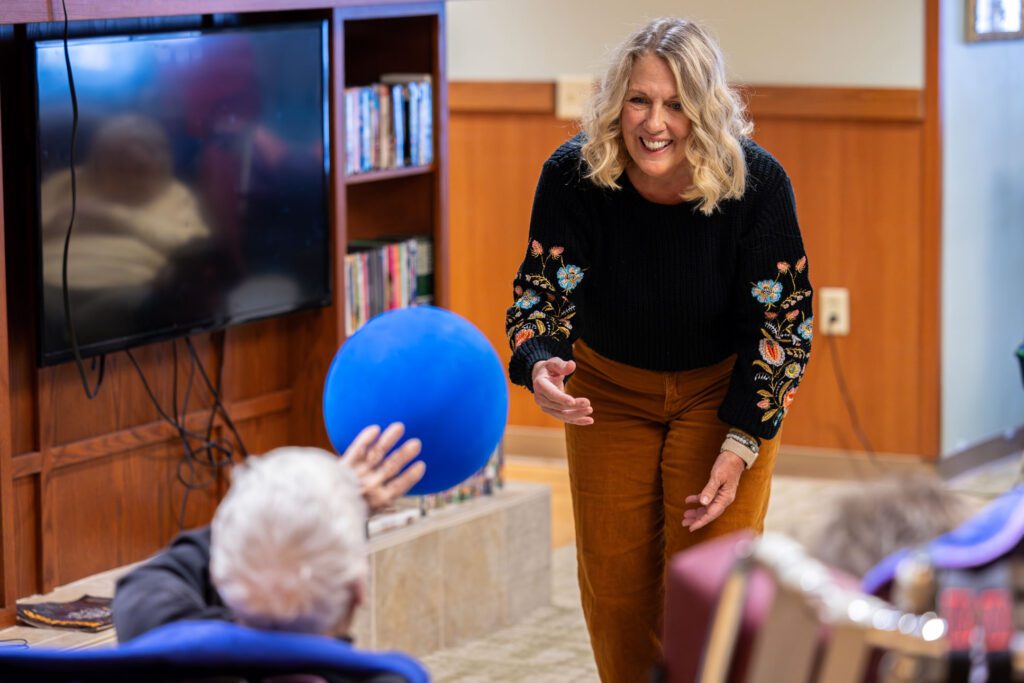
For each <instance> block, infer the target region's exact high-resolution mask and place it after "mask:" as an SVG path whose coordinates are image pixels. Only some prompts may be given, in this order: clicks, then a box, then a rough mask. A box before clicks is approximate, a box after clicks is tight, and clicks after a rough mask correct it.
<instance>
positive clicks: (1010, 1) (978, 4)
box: [965, 0, 1024, 43]
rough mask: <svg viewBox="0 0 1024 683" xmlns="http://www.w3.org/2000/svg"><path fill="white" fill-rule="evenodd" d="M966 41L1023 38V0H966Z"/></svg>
mask: <svg viewBox="0 0 1024 683" xmlns="http://www.w3.org/2000/svg"><path fill="white" fill-rule="evenodd" d="M965 23H966V24H967V42H969V43H974V42H979V41H986V40H1014V39H1024V0H967V15H966V22H965Z"/></svg>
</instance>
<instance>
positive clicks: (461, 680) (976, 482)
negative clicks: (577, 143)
mask: <svg viewBox="0 0 1024 683" xmlns="http://www.w3.org/2000/svg"><path fill="white" fill-rule="evenodd" d="M1019 469H1020V458H1019V457H1015V458H1008V459H1006V460H1003V461H1000V462H997V463H994V464H992V465H989V466H987V467H985V468H983V469H980V470H976V471H974V472H971V473H969V474H967V475H964V476H961V477H959V478H957V479H955V480H953V481H951V482H949V485H950V488H952V489H954V490H956V491H958V492H961V493H962V494H963V495H964V496H965V498H966V499H967V501H968V502H969V503H971V504H973V505H974V506H975V507H980V506H981V505H983V504H984V502H985V501H987V500H990V499H991V498H994V497H995V496H998V495H999V494H1001V493H1003V492H1005V491H1007V490H1009V488H1010V487H1012V486H1013V485H1014V483H1015V482H1016V481H1017V477H1018V471H1019ZM862 485H863V483H859V482H849V481H833V480H823V479H805V478H799V477H784V476H777V477H776V478H775V480H774V482H773V486H772V501H771V504H770V506H769V510H768V518H767V520H766V522H765V525H766V528H767V529H769V530H773V531H779V532H783V533H786V534H788V535H790V536H793V537H794V538H796V539H797V540H800V541H803V542H806V541H807V540H808V539H809V538H811V537H812V535H813V534H814V532H815V527H814V520H815V519H817V518H819V517H820V511H821V510H822V509H823V508H824V507H825V506H827V505H828V504H829V500H830V499H833V498H834V497H835V496H837V495H839V494H840V493H841V492H844V491H847V490H849V489H850V488H851V487H857V486H862ZM552 558H553V562H552V582H553V591H552V605H551V606H550V607H545V608H542V609H539V610H537V611H535V612H533V613H532V614H530V615H529V616H528V617H527V618H526V619H524V620H523V621H521V622H520V623H518V624H516V625H515V626H512V627H509V628H506V629H503V630H500V631H497V632H495V633H493V634H491V635H489V636H487V637H485V638H479V639H477V640H473V641H469V642H466V643H463V644H462V645H459V646H458V647H454V648H449V649H447V650H441V651H439V652H435V653H434V654H432V655H429V656H428V657H426V658H424V663H425V664H426V666H427V667H428V668H429V669H430V672H431V674H432V676H433V680H434V681H436V682H437V683H548V682H550V683H555V682H559V683H577V682H578V683H583V682H586V683H591V682H595V681H597V680H598V678H597V670H596V668H595V666H594V662H593V658H592V655H591V651H590V644H589V641H588V639H587V631H586V625H585V624H584V621H583V614H582V612H581V610H580V604H579V590H578V588H577V585H576V557H575V551H574V548H573V546H571V545H567V546H563V547H560V548H556V549H555V550H554V552H553V555H552Z"/></svg>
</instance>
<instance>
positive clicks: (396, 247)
mask: <svg viewBox="0 0 1024 683" xmlns="http://www.w3.org/2000/svg"><path fill="white" fill-rule="evenodd" d="M348 251H349V253H348V254H346V256H345V267H344V278H345V334H346V335H347V336H351V335H352V334H354V333H355V331H356V330H358V329H359V328H360V327H362V326H363V325H364V324H366V322H367V321H369V320H370V319H371V318H373V317H374V316H376V315H379V314H380V313H383V312H385V311H390V310H394V309H396V308H404V307H406V306H415V305H423V304H428V303H432V302H433V292H434V276H433V270H434V265H433V244H432V242H431V240H430V238H429V237H425V236H422V235H413V236H394V237H382V238H380V239H375V240H352V241H350V242H349V245H348Z"/></svg>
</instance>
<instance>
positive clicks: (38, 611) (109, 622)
mask: <svg viewBox="0 0 1024 683" xmlns="http://www.w3.org/2000/svg"><path fill="white" fill-rule="evenodd" d="M111 602H112V600H111V598H102V597H97V596H95V595H83V596H81V597H79V598H77V599H75V600H70V601H67V602H19V603H17V618H18V621H20V622H21V623H23V624H27V625H29V626H36V627H39V628H56V629H63V630H69V631H86V632H88V633H96V632H97V631H104V630H106V629H108V628H110V627H112V626H113V625H114V621H113V615H112V613H111V609H110V604H111Z"/></svg>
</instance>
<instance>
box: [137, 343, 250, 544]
mask: <svg viewBox="0 0 1024 683" xmlns="http://www.w3.org/2000/svg"><path fill="white" fill-rule="evenodd" d="M172 345H173V349H174V351H173V363H172V365H173V369H174V379H173V382H172V395H173V397H174V408H173V409H172V412H173V413H174V417H171V416H170V415H168V414H167V411H166V410H164V408H163V406H161V405H160V401H159V400H158V399H157V397H156V394H155V393H154V392H153V389H152V388H151V387H150V385H149V381H148V380H147V379H146V375H145V373H144V372H143V371H142V367H141V366H140V365H139V363H138V361H137V360H136V359H135V355H134V354H133V353H132V351H131V349H126V350H125V353H126V354H127V355H128V360H130V361H131V363H132V366H133V367H134V368H135V371H136V373H138V375H139V379H140V380H142V386H143V388H144V389H145V391H146V395H147V396H149V400H150V401H151V402H152V404H153V406H154V407H155V408H156V411H157V413H158V414H159V415H160V417H161V419H163V420H164V422H166V423H168V424H169V425H171V426H172V427H173V428H174V430H175V432H177V434H178V438H179V439H180V440H181V443H182V447H183V449H184V455H183V456H182V458H181V460H180V461H179V462H178V467H177V471H176V473H175V477H176V479H177V480H178V482H179V483H180V484H181V485H182V486H184V487H185V494H184V495H183V496H182V500H181V508H180V510H179V513H178V528H179V529H184V528H185V514H186V511H187V509H188V500H189V496H190V495H191V493H192V492H193V491H199V490H203V489H207V488H209V487H210V486H211V485H212V484H213V483H214V482H215V481H216V480H217V476H218V474H219V472H220V470H221V469H222V468H224V467H227V466H229V465H231V463H232V462H233V461H234V450H233V449H232V448H231V446H230V444H227V443H225V442H223V441H221V440H217V439H210V438H204V436H203V435H202V434H198V433H196V432H192V431H190V430H188V429H187V428H186V427H185V420H186V418H187V413H186V414H182V415H181V416H180V417H179V414H178V407H177V395H178V388H177V383H178V355H177V343H176V342H172ZM200 368H202V366H200ZM194 371H195V369H194V367H193V368H192V370H191V373H194ZM189 391H191V389H189ZM193 441H195V442H198V443H199V444H200V448H201V449H203V450H205V451H206V452H207V454H208V455H207V460H206V461H205V462H204V461H203V460H202V459H199V458H197V457H196V453H195V449H194V448H193V445H192V442H193ZM199 465H202V466H204V467H207V468H209V469H210V470H211V471H210V474H209V476H208V477H207V478H205V479H202V478H201V474H200V472H201V470H200V468H199V467H198V466H199Z"/></svg>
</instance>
